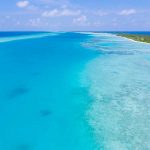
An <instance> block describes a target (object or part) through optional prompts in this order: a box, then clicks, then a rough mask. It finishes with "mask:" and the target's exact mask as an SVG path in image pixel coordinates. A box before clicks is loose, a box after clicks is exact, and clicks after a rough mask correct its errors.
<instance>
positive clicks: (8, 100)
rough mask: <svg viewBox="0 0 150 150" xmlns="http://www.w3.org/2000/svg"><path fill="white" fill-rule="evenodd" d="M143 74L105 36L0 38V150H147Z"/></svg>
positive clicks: (149, 91)
mask: <svg viewBox="0 0 150 150" xmlns="http://www.w3.org/2000/svg"><path fill="white" fill-rule="evenodd" d="M149 67H150V45H149V44H144V43H139V42H133V41H131V40H128V39H126V38H121V37H118V36H116V35H114V34H111V33H93V32H55V33H53V32H44V33H43V32H36V33H35V32H27V33H26V32H19V33H18V32H16V33H15V32H10V33H9V32H6V33H4V32H3V33H1V32H0V120H1V123H0V150H133V149H136V150H148V149H150V144H149V140H150V135H149V134H148V133H149V132H150V127H149V124H150V109H149V108H150V103H149V97H150V78H149V76H150V70H149Z"/></svg>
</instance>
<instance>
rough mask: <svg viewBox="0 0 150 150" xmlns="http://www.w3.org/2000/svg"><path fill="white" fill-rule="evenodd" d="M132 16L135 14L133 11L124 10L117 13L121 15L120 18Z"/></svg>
mask: <svg viewBox="0 0 150 150" xmlns="http://www.w3.org/2000/svg"><path fill="white" fill-rule="evenodd" d="M133 14H136V10H135V9H124V10H122V11H121V12H120V13H119V15H122V16H128V15H133Z"/></svg>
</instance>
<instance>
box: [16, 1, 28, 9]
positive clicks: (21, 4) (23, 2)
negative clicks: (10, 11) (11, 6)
mask: <svg viewBox="0 0 150 150" xmlns="http://www.w3.org/2000/svg"><path fill="white" fill-rule="evenodd" d="M29 3H30V2H29V1H18V2H17V3H16V5H17V6H18V7H20V8H24V7H27V6H28V5H29Z"/></svg>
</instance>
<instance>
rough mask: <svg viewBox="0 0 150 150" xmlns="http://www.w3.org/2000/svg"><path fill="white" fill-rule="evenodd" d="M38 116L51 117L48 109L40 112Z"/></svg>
mask: <svg viewBox="0 0 150 150" xmlns="http://www.w3.org/2000/svg"><path fill="white" fill-rule="evenodd" d="M40 114H41V116H42V117H46V116H49V115H51V114H52V112H51V111H50V110H48V109H43V110H41V111H40Z"/></svg>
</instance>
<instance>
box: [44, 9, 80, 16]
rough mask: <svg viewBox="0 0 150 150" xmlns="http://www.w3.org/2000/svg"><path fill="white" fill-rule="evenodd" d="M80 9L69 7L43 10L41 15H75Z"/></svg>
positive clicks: (78, 13)
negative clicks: (70, 8)
mask: <svg viewBox="0 0 150 150" xmlns="http://www.w3.org/2000/svg"><path fill="white" fill-rule="evenodd" d="M80 13H81V12H80V10H69V9H62V10H58V9H53V10H50V11H44V12H43V13H42V16H43V17H60V16H77V15H80Z"/></svg>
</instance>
